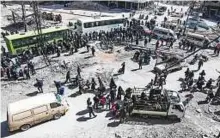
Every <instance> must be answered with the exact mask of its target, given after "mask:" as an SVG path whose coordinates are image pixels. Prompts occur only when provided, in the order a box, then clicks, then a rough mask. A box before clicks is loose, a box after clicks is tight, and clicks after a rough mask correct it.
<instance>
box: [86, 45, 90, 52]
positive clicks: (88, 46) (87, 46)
mask: <svg viewBox="0 0 220 138" xmlns="http://www.w3.org/2000/svg"><path fill="white" fill-rule="evenodd" d="M86 48H87V52H89V48H90V45H88V44H87V45H86Z"/></svg>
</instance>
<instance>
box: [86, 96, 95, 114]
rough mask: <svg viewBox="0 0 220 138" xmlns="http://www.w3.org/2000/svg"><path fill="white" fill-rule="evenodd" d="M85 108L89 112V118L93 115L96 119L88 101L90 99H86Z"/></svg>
mask: <svg viewBox="0 0 220 138" xmlns="http://www.w3.org/2000/svg"><path fill="white" fill-rule="evenodd" d="M87 108H88V110H89V117H90V118H91V117H92V115H93V117H96V115H95V114H94V112H93V108H92V102H91V101H90V98H88V99H87Z"/></svg>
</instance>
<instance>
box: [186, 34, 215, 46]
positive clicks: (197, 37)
mask: <svg viewBox="0 0 220 138" xmlns="http://www.w3.org/2000/svg"><path fill="white" fill-rule="evenodd" d="M185 38H186V40H188V41H189V42H190V43H192V44H194V45H197V46H199V47H203V45H204V42H205V41H207V42H210V40H209V38H208V37H206V36H205V35H201V34H196V33H191V32H188V33H186V37H185ZM210 46H212V44H210Z"/></svg>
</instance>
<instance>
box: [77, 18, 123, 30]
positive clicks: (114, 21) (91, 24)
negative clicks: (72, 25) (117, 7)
mask: <svg viewBox="0 0 220 138" xmlns="http://www.w3.org/2000/svg"><path fill="white" fill-rule="evenodd" d="M123 23H124V19H123V18H121V17H101V18H98V19H95V18H92V19H91V18H84V19H78V20H77V22H76V24H77V31H78V32H80V33H83V34H84V33H89V32H93V31H97V32H99V31H111V29H114V28H120V27H123Z"/></svg>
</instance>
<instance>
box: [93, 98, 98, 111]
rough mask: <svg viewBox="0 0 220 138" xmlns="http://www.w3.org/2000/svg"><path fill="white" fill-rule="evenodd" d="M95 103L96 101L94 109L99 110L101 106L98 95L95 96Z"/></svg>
mask: <svg viewBox="0 0 220 138" xmlns="http://www.w3.org/2000/svg"><path fill="white" fill-rule="evenodd" d="M93 101H94V105H93V107H94V108H95V109H98V106H99V97H98V95H95V96H94V97H93Z"/></svg>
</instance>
